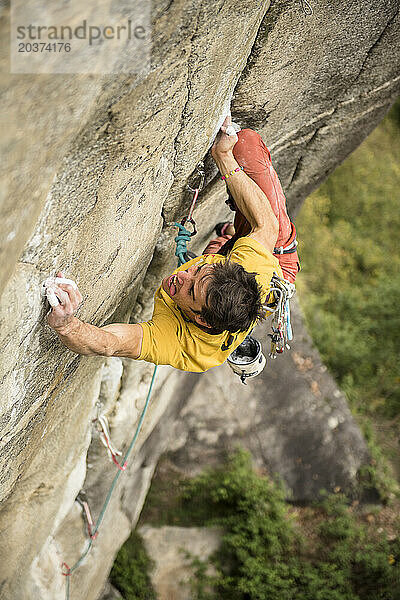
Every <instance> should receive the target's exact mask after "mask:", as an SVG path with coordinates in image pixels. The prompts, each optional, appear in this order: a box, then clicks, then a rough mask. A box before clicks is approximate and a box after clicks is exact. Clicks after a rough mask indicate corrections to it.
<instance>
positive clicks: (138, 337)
mask: <svg viewBox="0 0 400 600" xmlns="http://www.w3.org/2000/svg"><path fill="white" fill-rule="evenodd" d="M101 329H104V330H105V331H108V332H109V333H112V335H113V336H114V338H115V340H113V343H112V345H111V348H110V354H109V355H110V356H121V357H122V356H125V357H127V358H138V357H139V356H140V353H141V351H142V341H143V328H142V327H141V325H140V324H139V323H135V324H128V323H113V324H112V325H106V326H105V327H102V328H101Z"/></svg>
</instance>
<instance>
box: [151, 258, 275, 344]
mask: <svg viewBox="0 0 400 600" xmlns="http://www.w3.org/2000/svg"><path fill="white" fill-rule="evenodd" d="M255 275H256V274H255V273H248V272H247V271H246V270H245V269H244V268H243V267H242V266H241V265H239V264H237V263H234V262H230V261H228V260H227V261H225V262H223V263H216V264H212V265H209V264H204V265H200V266H192V267H189V268H188V269H187V270H186V271H178V272H177V273H176V274H175V275H171V276H170V277H166V278H165V279H163V281H162V288H163V289H164V291H165V292H166V293H167V294H168V296H170V298H172V299H173V300H174V301H175V303H176V304H177V306H179V308H180V309H181V310H182V311H183V312H184V313H185V314H186V315H187V316H188V317H189V318H190V319H191V320H192V321H194V322H195V323H197V324H198V325H200V326H202V327H206V328H208V329H213V330H217V331H230V332H232V333H235V332H237V331H246V330H247V329H249V328H250V327H251V325H252V324H253V323H254V322H255V321H256V320H257V319H258V318H260V317H262V316H263V307H262V302H261V287H260V286H259V284H258V283H257V281H256V278H255Z"/></svg>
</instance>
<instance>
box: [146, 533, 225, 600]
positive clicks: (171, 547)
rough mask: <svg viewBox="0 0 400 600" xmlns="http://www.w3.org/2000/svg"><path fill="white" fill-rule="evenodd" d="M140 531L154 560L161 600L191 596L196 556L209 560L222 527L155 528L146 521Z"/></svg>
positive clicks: (154, 578)
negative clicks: (191, 582)
mask: <svg viewBox="0 0 400 600" xmlns="http://www.w3.org/2000/svg"><path fill="white" fill-rule="evenodd" d="M139 533H140V535H141V536H142V537H143V541H144V545H145V547H146V550H147V553H148V554H149V556H150V557H151V558H152V560H153V561H154V568H153V569H152V572H151V581H152V584H153V587H154V589H155V591H156V593H157V598H158V600H191V598H192V593H191V588H190V583H189V581H190V579H191V578H192V577H193V568H192V567H191V562H192V561H193V559H194V558H198V559H200V560H206V559H207V558H208V557H209V556H210V555H211V554H212V553H213V552H214V551H215V550H216V549H217V548H218V546H219V544H220V542H221V530H220V529H217V528H215V527H210V528H201V527H159V528H156V527H151V526H149V525H143V526H142V527H140V529H139ZM188 553H189V555H190V556H188ZM209 574H211V571H209Z"/></svg>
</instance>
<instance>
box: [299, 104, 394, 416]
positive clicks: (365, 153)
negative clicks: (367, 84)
mask: <svg viewBox="0 0 400 600" xmlns="http://www.w3.org/2000/svg"><path fill="white" fill-rule="evenodd" d="M399 111H400V102H398V103H397V104H396V105H395V107H394V108H393V109H392V111H391V113H390V114H389V116H388V117H386V119H385V120H384V121H383V123H382V124H381V125H380V126H379V127H378V128H377V129H376V130H375V131H374V132H373V133H372V134H371V136H370V137H369V138H368V139H367V140H366V141H365V142H364V143H363V144H362V145H361V146H360V148H359V149H358V150H356V151H355V152H354V153H353V154H352V155H351V156H350V157H349V158H348V159H347V160H346V161H345V162H344V163H343V164H342V165H341V166H340V167H339V168H338V169H337V170H336V171H335V173H334V174H333V175H332V176H331V177H330V178H329V179H328V180H327V181H326V183H324V184H323V185H322V186H321V187H320V188H319V190H318V191H317V192H316V193H314V194H312V195H311V196H310V197H309V198H308V199H307V200H306V202H305V205H304V207H303V209H302V211H301V213H300V215H299V217H298V220H297V228H298V230H299V232H301V236H300V237H301V246H300V248H301V256H302V266H303V271H302V273H301V274H300V275H299V279H298V281H299V292H300V300H301V302H302V306H303V309H304V311H305V315H306V320H307V323H308V326H309V329H310V332H311V335H312V337H313V339H314V341H315V343H316V345H317V347H318V349H319V350H320V353H321V355H322V358H323V360H324V361H325V363H326V364H327V365H328V367H329V368H330V369H331V371H332V372H333V374H334V375H335V377H336V378H337V379H338V382H339V384H340V385H341V386H342V387H343V389H344V391H345V392H346V393H347V395H348V397H349V399H350V400H351V401H352V403H353V407H354V408H357V410H359V411H360V412H362V413H364V414H369V415H374V414H378V413H379V414H384V415H386V416H387V417H395V416H396V415H399V414H400V385H399V384H400V367H399V360H398V357H399V356H400V335H399V334H400V313H399V310H398V307H399V306H400V278H399V272H400V252H399V244H398V236H399V230H400V211H399V205H398V201H399V189H400V135H399V131H400V123H399V121H398V114H399Z"/></svg>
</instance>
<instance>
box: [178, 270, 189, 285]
mask: <svg viewBox="0 0 400 600" xmlns="http://www.w3.org/2000/svg"><path fill="white" fill-rule="evenodd" d="M177 277H178V281H179V283H180V284H181V285H182V284H183V283H185V282H187V281H190V280H191V279H193V273H192V272H191V269H188V270H187V271H178V273H177Z"/></svg>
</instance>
